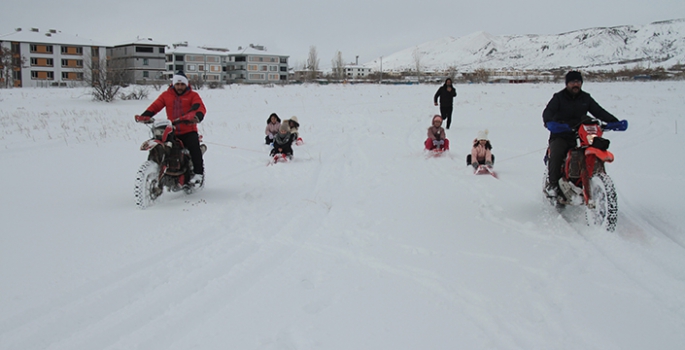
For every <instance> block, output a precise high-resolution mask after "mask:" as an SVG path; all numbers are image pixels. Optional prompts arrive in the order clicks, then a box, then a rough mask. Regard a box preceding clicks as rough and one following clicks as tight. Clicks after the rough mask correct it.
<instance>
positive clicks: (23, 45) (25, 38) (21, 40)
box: [0, 28, 107, 87]
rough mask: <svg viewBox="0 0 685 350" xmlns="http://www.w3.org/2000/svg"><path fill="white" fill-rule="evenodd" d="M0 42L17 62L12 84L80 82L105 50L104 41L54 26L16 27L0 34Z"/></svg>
mask: <svg viewBox="0 0 685 350" xmlns="http://www.w3.org/2000/svg"><path fill="white" fill-rule="evenodd" d="M0 46H2V47H4V48H7V49H10V50H11V52H12V55H13V58H14V60H15V62H16V63H17V64H15V69H14V72H13V75H12V77H11V79H12V80H13V85H14V86H15V87H53V86H58V87H73V86H82V85H83V84H84V73H85V69H86V68H87V67H89V66H90V64H91V63H92V62H98V61H99V60H100V58H104V57H105V55H106V54H107V52H106V45H105V44H102V43H98V42H95V41H93V40H89V39H86V38H82V37H79V36H74V35H69V34H64V33H62V32H61V31H58V30H55V29H49V30H40V29H39V28H29V29H23V28H17V29H16V30H15V31H14V32H13V33H9V34H4V35H0ZM7 79H10V77H7ZM2 83H3V84H4V82H2Z"/></svg>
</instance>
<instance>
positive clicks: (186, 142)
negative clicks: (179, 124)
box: [176, 131, 205, 174]
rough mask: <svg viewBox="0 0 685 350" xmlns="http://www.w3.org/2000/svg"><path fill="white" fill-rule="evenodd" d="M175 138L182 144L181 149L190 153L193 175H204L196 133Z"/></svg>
mask: <svg viewBox="0 0 685 350" xmlns="http://www.w3.org/2000/svg"><path fill="white" fill-rule="evenodd" d="M176 138H178V139H179V140H181V142H183V147H185V148H186V149H188V151H190V159H191V160H192V161H193V172H194V173H195V174H204V173H205V165H204V161H203V160H202V150H201V149H200V139H199V138H198V136H197V132H195V131H193V132H189V133H187V134H183V135H176Z"/></svg>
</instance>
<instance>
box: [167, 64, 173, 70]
mask: <svg viewBox="0 0 685 350" xmlns="http://www.w3.org/2000/svg"><path fill="white" fill-rule="evenodd" d="M166 70H174V66H173V65H171V64H170V65H168V66H166Z"/></svg>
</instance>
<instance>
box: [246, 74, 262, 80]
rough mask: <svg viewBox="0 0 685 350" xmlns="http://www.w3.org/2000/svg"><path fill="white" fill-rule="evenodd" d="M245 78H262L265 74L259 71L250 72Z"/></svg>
mask: <svg viewBox="0 0 685 350" xmlns="http://www.w3.org/2000/svg"><path fill="white" fill-rule="evenodd" d="M247 78H248V79H250V80H264V78H265V76H264V74H261V73H250V74H248V75H247Z"/></svg>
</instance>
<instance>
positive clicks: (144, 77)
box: [107, 38, 166, 84]
mask: <svg viewBox="0 0 685 350" xmlns="http://www.w3.org/2000/svg"><path fill="white" fill-rule="evenodd" d="M165 50H166V44H162V43H158V42H155V41H153V40H152V39H150V38H138V39H136V40H133V41H127V42H124V43H121V44H118V45H114V46H113V47H110V48H107V56H108V57H109V58H110V61H109V62H108V64H109V65H110V68H111V69H115V70H123V71H124V73H123V74H122V78H123V82H124V83H128V84H145V83H147V82H158V81H160V80H164V79H165V77H164V72H165V71H166V64H165V63H166V62H165V60H166V56H165Z"/></svg>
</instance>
